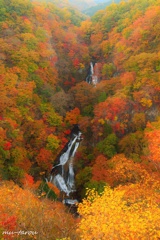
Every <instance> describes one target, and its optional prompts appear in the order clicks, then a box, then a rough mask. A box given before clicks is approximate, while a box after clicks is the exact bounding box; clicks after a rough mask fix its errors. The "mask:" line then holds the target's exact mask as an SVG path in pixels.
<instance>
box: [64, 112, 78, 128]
mask: <svg viewBox="0 0 160 240" xmlns="http://www.w3.org/2000/svg"><path fill="white" fill-rule="evenodd" d="M79 119H80V110H79V108H74V109H73V110H71V111H70V112H67V113H66V118H65V121H67V122H69V123H70V124H71V125H73V124H77V123H78V121H79Z"/></svg>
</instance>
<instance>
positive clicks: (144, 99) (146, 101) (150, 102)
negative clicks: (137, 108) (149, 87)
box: [141, 98, 152, 107]
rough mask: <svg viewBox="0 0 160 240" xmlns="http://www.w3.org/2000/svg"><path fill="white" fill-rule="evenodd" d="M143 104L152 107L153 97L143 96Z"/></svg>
mask: <svg viewBox="0 0 160 240" xmlns="http://www.w3.org/2000/svg"><path fill="white" fill-rule="evenodd" d="M141 104H142V106H144V107H151V106H152V100H151V99H147V98H142V99H141Z"/></svg>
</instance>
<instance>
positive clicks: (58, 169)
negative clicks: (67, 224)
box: [49, 125, 82, 204]
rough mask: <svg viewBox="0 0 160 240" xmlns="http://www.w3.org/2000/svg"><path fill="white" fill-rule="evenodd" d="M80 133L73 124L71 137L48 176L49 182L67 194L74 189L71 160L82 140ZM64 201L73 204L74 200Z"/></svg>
mask: <svg viewBox="0 0 160 240" xmlns="http://www.w3.org/2000/svg"><path fill="white" fill-rule="evenodd" d="M81 135H82V133H81V131H80V129H79V127H78V125H75V126H74V128H73V129H72V132H71V138H70V140H69V142H68V143H67V145H66V146H65V148H64V149H63V150H62V152H61V153H60V155H59V157H58V158H57V160H56V165H54V166H53V168H52V171H51V175H50V178H49V182H52V183H53V184H54V185H55V186H56V187H57V188H58V189H59V190H60V191H61V192H64V193H65V194H66V195H67V196H69V195H70V193H71V192H74V191H75V180H74V168H73V160H74V156H75V153H76V151H77V149H78V147H79V144H80V142H81V140H82V136H81ZM65 202H67V203H69V202H70V204H73V203H75V202H76V200H71V199H67V200H66V201H65Z"/></svg>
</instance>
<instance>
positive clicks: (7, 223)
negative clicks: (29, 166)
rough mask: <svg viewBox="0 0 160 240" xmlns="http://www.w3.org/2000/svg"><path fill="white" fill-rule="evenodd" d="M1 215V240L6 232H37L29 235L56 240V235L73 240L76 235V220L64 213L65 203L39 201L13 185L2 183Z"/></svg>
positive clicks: (30, 193) (25, 190)
mask: <svg viewBox="0 0 160 240" xmlns="http://www.w3.org/2000/svg"><path fill="white" fill-rule="evenodd" d="M0 212H1V216H2V217H3V218H2V219H0V239H3V237H4V236H3V235H2V232H3V231H4V230H16V232H18V231H24V232H27V231H34V232H36V234H35V235H30V236H29V235H26V236H27V237H28V238H29V237H30V238H32V239H34V237H35V239H53V236H54V239H60V238H64V237H71V239H74V238H75V236H76V235H75V227H76V226H75V220H74V219H73V217H72V216H71V215H70V214H68V213H67V212H65V206H64V205H63V204H62V203H58V202H51V201H49V200H47V199H44V200H39V199H38V198H37V197H36V196H35V195H34V194H33V193H32V192H31V191H30V190H29V189H22V188H20V187H18V186H17V185H15V184H13V183H12V182H4V183H1V188H0ZM12 236H13V237H14V239H15V237H18V236H16V234H12ZM22 237H23V236H22ZM28 238H27V239H28ZM5 239H6V238H5Z"/></svg>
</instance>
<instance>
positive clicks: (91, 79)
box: [86, 62, 98, 85]
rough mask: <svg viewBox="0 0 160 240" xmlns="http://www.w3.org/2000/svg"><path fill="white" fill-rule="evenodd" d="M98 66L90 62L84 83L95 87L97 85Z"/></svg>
mask: <svg viewBox="0 0 160 240" xmlns="http://www.w3.org/2000/svg"><path fill="white" fill-rule="evenodd" d="M97 70H98V64H97V63H94V64H93V63H92V62H90V67H89V70H88V75H87V77H86V82H87V83H89V84H93V85H96V84H97V83H98V73H97V72H98V71H97Z"/></svg>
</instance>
